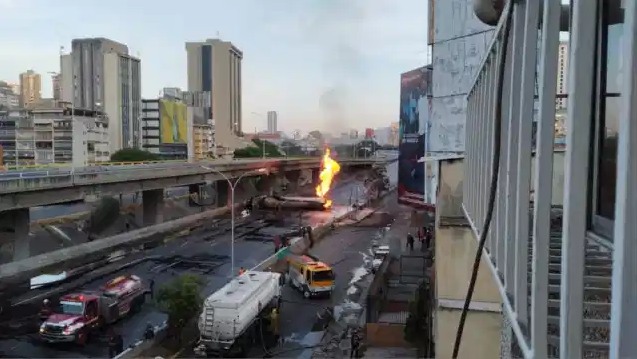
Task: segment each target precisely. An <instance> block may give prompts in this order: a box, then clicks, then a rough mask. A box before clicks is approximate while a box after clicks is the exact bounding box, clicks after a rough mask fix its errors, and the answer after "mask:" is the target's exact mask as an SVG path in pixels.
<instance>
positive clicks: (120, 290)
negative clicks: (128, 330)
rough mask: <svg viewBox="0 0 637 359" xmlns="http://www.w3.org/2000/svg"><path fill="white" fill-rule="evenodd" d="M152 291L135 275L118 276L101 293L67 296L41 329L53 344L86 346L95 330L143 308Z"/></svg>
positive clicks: (46, 339)
mask: <svg viewBox="0 0 637 359" xmlns="http://www.w3.org/2000/svg"><path fill="white" fill-rule="evenodd" d="M148 292H149V289H148V288H147V287H146V286H144V285H143V283H142V280H141V279H140V278H139V277H137V276H135V275H128V276H121V277H117V278H115V279H113V280H111V281H109V282H108V283H106V284H105V285H104V286H103V287H101V288H100V290H99V291H95V292H85V293H73V294H67V295H64V296H62V297H61V298H60V305H59V306H58V308H56V309H54V310H53V313H52V314H51V315H49V317H48V318H46V320H44V322H43V323H42V325H41V326H40V338H41V339H42V340H43V341H45V342H49V343H73V342H74V343H77V344H85V343H86V341H87V339H88V337H89V336H90V335H91V334H92V332H94V331H95V330H98V329H101V328H102V327H104V326H106V325H108V324H111V323H113V322H115V321H117V320H119V319H121V318H122V317H124V316H126V315H127V314H129V313H132V312H136V311H138V310H139V309H141V307H142V305H143V304H144V301H145V298H146V293H148Z"/></svg>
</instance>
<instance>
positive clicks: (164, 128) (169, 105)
mask: <svg viewBox="0 0 637 359" xmlns="http://www.w3.org/2000/svg"><path fill="white" fill-rule="evenodd" d="M159 111H160V113H161V125H160V126H161V127H160V132H161V142H162V143H163V144H170V143H187V142H188V126H187V124H186V119H187V106H186V104H183V103H181V102H176V101H168V100H160V101H159Z"/></svg>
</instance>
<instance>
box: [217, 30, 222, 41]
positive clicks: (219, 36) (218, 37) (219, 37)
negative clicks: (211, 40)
mask: <svg viewBox="0 0 637 359" xmlns="http://www.w3.org/2000/svg"><path fill="white" fill-rule="evenodd" d="M217 39H219V40H221V35H219V31H217Z"/></svg>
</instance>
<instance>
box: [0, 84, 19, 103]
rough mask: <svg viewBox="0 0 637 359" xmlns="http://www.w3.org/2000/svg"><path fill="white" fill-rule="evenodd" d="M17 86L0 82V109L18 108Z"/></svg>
mask: <svg viewBox="0 0 637 359" xmlns="http://www.w3.org/2000/svg"><path fill="white" fill-rule="evenodd" d="M16 88H17V86H13V87H12V86H11V85H10V84H8V83H6V82H4V81H0V109H9V108H17V107H19V106H20V95H19V91H18V93H16V91H15V89H16Z"/></svg>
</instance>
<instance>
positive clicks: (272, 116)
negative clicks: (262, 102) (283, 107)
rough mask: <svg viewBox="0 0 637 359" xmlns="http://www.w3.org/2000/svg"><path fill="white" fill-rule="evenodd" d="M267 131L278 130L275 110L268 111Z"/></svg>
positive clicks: (274, 131) (275, 131) (273, 131)
mask: <svg viewBox="0 0 637 359" xmlns="http://www.w3.org/2000/svg"><path fill="white" fill-rule="evenodd" d="M267 118H268V133H277V132H278V114H277V112H276V111H268V113H267Z"/></svg>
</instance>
